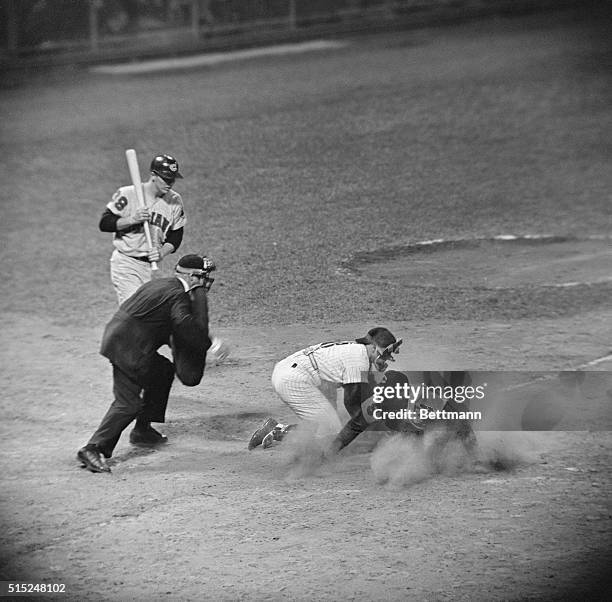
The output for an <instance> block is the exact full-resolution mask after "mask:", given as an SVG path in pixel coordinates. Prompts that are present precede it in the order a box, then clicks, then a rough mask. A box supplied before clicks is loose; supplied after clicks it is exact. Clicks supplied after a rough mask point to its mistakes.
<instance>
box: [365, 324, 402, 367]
mask: <svg viewBox="0 0 612 602" xmlns="http://www.w3.org/2000/svg"><path fill="white" fill-rule="evenodd" d="M355 341H356V342H357V343H362V344H363V345H374V346H375V347H376V353H377V357H376V360H375V364H376V367H377V368H378V369H379V370H380V371H381V372H382V371H384V370H385V369H386V367H387V362H394V361H395V358H394V357H393V354H394V353H399V347H400V345H401V344H402V339H396V338H395V337H394V336H393V334H392V333H391V331H390V330H388V329H387V328H383V327H382V326H377V327H376V328H372V329H370V330H369V331H368V334H367V335H366V336H365V337H361V338H359V339H355Z"/></svg>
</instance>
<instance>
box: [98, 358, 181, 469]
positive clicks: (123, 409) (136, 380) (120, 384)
mask: <svg viewBox="0 0 612 602" xmlns="http://www.w3.org/2000/svg"><path fill="white" fill-rule="evenodd" d="M173 380H174V365H173V364H172V362H171V361H170V360H169V359H167V358H165V357H164V356H163V355H160V354H159V353H155V354H153V355H152V356H151V360H150V362H149V365H148V367H147V370H146V372H145V373H144V374H143V375H141V376H137V377H136V376H132V375H129V374H127V373H125V372H123V371H122V370H121V369H119V368H118V367H117V366H115V365H114V364H113V394H114V396H115V401H113V403H112V404H111V406H110V408H109V409H108V411H107V412H106V415H105V416H104V418H102V422H101V423H100V426H99V427H98V429H97V430H96V432H95V433H94V434H93V436H92V437H91V439H90V440H89V442H88V445H95V446H96V448H97V449H98V451H100V453H102V454H104V456H105V457H106V458H110V457H111V456H112V455H113V450H114V449H115V447H116V445H117V443H118V441H119V437H120V436H121V433H122V432H123V431H124V430H125V428H126V427H127V426H128V425H129V424H130V422H132V420H134V419H135V418H140V419H141V420H143V421H144V422H165V420H166V406H167V405H168V396H169V395H170V389H171V387H172V381H173Z"/></svg>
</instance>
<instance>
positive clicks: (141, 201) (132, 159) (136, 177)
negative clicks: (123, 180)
mask: <svg viewBox="0 0 612 602" xmlns="http://www.w3.org/2000/svg"><path fill="white" fill-rule="evenodd" d="M125 158H126V160H127V164H128V169H129V170H130V178H132V184H133V185H134V189H135V190H136V198H137V199H138V206H139V207H146V205H145V198H144V191H143V190H142V180H141V178H140V168H139V167H138V157H137V155H136V151H135V150H134V149H133V148H128V149H127V150H126V151H125ZM143 225H144V231H145V237H146V239H147V245H149V250H151V249H152V248H153V242H152V241H151V230H150V229H149V222H144V224H143ZM151 269H152V270H157V269H158V268H157V262H155V261H152V262H151Z"/></svg>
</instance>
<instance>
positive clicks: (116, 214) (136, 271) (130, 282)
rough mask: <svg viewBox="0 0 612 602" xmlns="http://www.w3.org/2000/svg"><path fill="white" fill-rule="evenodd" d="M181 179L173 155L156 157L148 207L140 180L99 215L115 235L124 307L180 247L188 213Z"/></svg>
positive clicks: (115, 266)
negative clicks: (177, 183)
mask: <svg viewBox="0 0 612 602" xmlns="http://www.w3.org/2000/svg"><path fill="white" fill-rule="evenodd" d="M132 152H133V151H132ZM182 177H183V176H182V175H181V173H180V172H179V166H178V163H177V161H176V159H175V158H174V157H172V156H170V155H157V156H155V157H154V158H153V160H152V161H151V166H150V176H149V179H148V180H147V181H146V182H143V183H141V186H142V196H143V198H144V205H142V204H141V203H140V201H139V195H140V191H137V189H136V185H138V184H135V183H133V184H132V185H131V186H122V187H120V188H119V189H118V190H117V191H116V192H115V194H113V196H112V200H111V201H110V202H109V203H108V204H107V206H106V209H105V211H104V213H103V214H102V217H101V218H100V223H99V227H100V230H101V231H102V232H112V233H113V234H114V238H113V245H114V247H115V250H114V251H113V253H112V255H111V259H110V273H111V282H112V283H113V287H114V288H115V292H116V294H117V300H118V301H119V304H120V305H121V303H123V302H124V301H125V300H126V299H128V298H129V297H131V296H132V295H133V294H134V293H135V292H136V290H138V288H139V287H140V286H141V285H142V284H144V283H145V282H149V281H150V280H151V278H152V268H153V269H154V268H155V267H156V264H157V262H160V261H162V260H163V259H164V257H166V256H167V255H170V254H171V253H174V252H175V251H176V250H177V249H178V248H179V247H180V245H181V242H182V240H183V228H184V226H185V223H186V218H185V211H184V208H183V201H182V199H181V196H180V194H178V193H177V192H176V191H174V190H173V189H172V187H173V186H174V182H175V181H176V179H177V178H182ZM145 224H148V226H147V227H146V228H145ZM149 237H150V241H151V245H150V246H149V241H148V238H149Z"/></svg>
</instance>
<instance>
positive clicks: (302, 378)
mask: <svg viewBox="0 0 612 602" xmlns="http://www.w3.org/2000/svg"><path fill="white" fill-rule="evenodd" d="M300 356H301V357H300ZM330 384H331V383H327V382H326V381H322V380H321V379H320V378H319V375H318V373H317V372H316V370H314V368H312V367H311V366H310V362H309V360H308V358H307V357H306V356H305V355H303V354H301V353H300V354H295V355H292V356H290V357H288V358H285V359H284V360H281V361H280V362H278V364H276V366H274V370H273V372H272V386H273V387H274V390H275V391H276V393H277V394H278V395H279V397H280V398H281V399H282V400H283V401H284V402H285V403H286V404H287V405H288V406H289V407H290V408H291V409H292V410H293V411H294V412H295V414H296V415H297V416H298V418H301V419H302V420H304V422H306V423H309V424H310V425H311V426H312V427H313V428H314V429H315V436H317V437H326V436H328V435H335V434H337V433H338V432H339V431H340V429H341V428H342V424H341V423H340V418H339V417H338V414H337V412H336V393H337V389H336V387H334V386H330Z"/></svg>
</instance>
